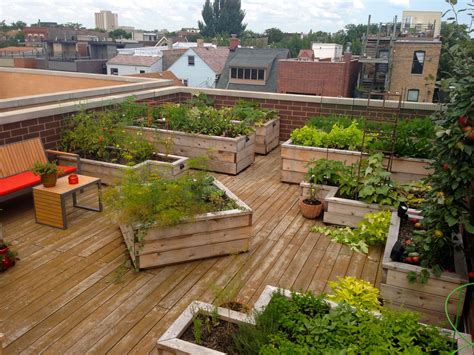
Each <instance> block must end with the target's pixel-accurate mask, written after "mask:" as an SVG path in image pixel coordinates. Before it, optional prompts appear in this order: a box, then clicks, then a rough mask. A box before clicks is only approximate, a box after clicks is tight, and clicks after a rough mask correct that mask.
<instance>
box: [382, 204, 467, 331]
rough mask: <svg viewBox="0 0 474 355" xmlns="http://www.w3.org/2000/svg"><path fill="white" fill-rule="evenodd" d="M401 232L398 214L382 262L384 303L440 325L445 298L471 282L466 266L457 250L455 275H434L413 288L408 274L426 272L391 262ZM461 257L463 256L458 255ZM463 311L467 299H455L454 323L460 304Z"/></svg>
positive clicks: (451, 307) (451, 304)
mask: <svg viewBox="0 0 474 355" xmlns="http://www.w3.org/2000/svg"><path fill="white" fill-rule="evenodd" d="M399 231H400V218H399V217H398V216H397V214H396V213H395V212H393V213H392V219H391V224H390V230H389V233H388V239H387V243H386V245H385V251H384V255H383V261H382V269H383V273H382V280H381V285H380V294H381V296H382V298H383V299H384V301H385V303H386V304H387V305H388V306H390V307H394V308H403V307H404V306H406V307H410V309H412V310H416V311H418V312H419V313H420V314H421V315H422V321H423V322H427V323H432V324H435V325H439V324H437V323H436V321H439V320H440V319H441V320H444V322H445V324H443V325H445V326H446V325H447V321H446V317H445V316H444V302H445V299H446V296H447V295H448V294H449V293H450V292H451V291H452V290H453V289H455V288H456V287H458V286H460V285H462V284H465V283H467V282H468V278H467V266H466V262H465V259H464V258H462V252H460V251H456V250H455V254H457V255H455V268H456V273H450V272H443V274H442V275H441V276H440V277H436V276H433V275H431V276H430V279H429V280H428V283H427V284H425V285H423V284H420V283H413V284H410V283H409V282H408V280H407V274H408V273H409V272H410V271H414V272H417V273H419V272H420V271H421V270H422V269H423V268H422V267H420V266H417V265H411V264H406V263H402V262H396V261H392V260H391V259H390V253H391V251H392V249H393V246H394V244H395V242H396V241H397V240H398V234H399ZM459 254H461V255H459ZM459 301H460V302H461V307H462V305H463V303H464V295H463V296H460V295H459V294H456V295H453V297H452V298H451V300H450V302H449V304H448V313H449V315H450V317H451V319H454V317H455V314H456V311H457V307H458V302H459Z"/></svg>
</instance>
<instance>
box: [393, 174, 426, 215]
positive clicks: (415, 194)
mask: <svg viewBox="0 0 474 355" xmlns="http://www.w3.org/2000/svg"><path fill="white" fill-rule="evenodd" d="M430 190H431V186H430V185H428V184H426V183H424V182H421V181H418V182H411V183H408V184H403V185H397V187H396V191H397V196H398V197H397V199H398V201H399V202H405V203H406V204H407V206H408V207H410V208H414V209H417V210H419V209H421V208H422V204H423V202H424V201H425V197H426V194H427V193H428V192H429V191H430Z"/></svg>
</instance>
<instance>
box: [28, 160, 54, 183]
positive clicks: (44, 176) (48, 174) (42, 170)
mask: <svg viewBox="0 0 474 355" xmlns="http://www.w3.org/2000/svg"><path fill="white" fill-rule="evenodd" d="M59 173H60V169H59V168H58V166H57V165H56V162H55V161H53V162H50V161H47V162H44V163H42V162H40V161H37V162H35V166H34V168H33V174H35V175H38V176H39V177H40V178H41V183H42V184H43V186H44V187H54V186H56V181H57V180H58V174H59Z"/></svg>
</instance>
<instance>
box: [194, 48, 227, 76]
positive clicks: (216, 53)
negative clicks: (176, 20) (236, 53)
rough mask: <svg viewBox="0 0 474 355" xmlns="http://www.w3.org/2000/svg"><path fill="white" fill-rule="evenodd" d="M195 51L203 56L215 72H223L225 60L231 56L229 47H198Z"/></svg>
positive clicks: (200, 56)
mask: <svg viewBox="0 0 474 355" xmlns="http://www.w3.org/2000/svg"><path fill="white" fill-rule="evenodd" d="M193 51H194V52H195V53H196V54H197V55H198V56H199V58H201V59H202V60H203V61H204V62H205V63H206V64H207V65H208V66H209V67H210V68H211V69H212V70H213V71H214V72H216V73H219V74H220V73H222V70H223V69H224V66H225V62H226V61H227V57H228V56H229V48H227V47H217V48H212V47H197V48H193Z"/></svg>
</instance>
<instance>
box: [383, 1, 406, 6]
mask: <svg viewBox="0 0 474 355" xmlns="http://www.w3.org/2000/svg"><path fill="white" fill-rule="evenodd" d="M388 2H389V3H390V4H392V5H395V6H404V7H408V6H410V0H388Z"/></svg>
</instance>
